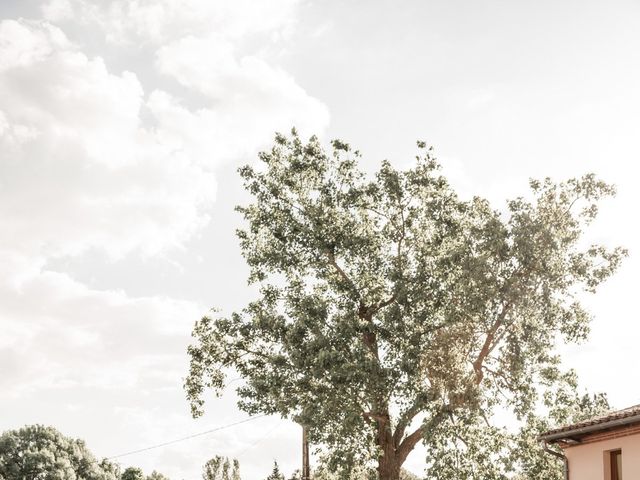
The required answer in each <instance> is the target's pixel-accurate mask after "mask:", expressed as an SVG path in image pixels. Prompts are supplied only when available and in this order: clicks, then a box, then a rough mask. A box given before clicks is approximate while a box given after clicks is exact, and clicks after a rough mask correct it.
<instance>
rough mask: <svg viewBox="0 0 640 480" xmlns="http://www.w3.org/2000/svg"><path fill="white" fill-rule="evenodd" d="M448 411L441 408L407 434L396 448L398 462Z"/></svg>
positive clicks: (401, 460)
mask: <svg viewBox="0 0 640 480" xmlns="http://www.w3.org/2000/svg"><path fill="white" fill-rule="evenodd" d="M448 413H449V409H448V408H446V407H445V408H443V409H441V410H440V411H439V412H438V413H436V414H435V415H434V416H433V417H431V419H430V420H429V422H427V423H426V424H423V425H421V426H420V427H418V428H417V429H416V430H414V431H413V432H412V433H411V434H409V435H408V436H407V437H406V438H405V439H404V440H403V441H402V443H400V445H399V446H398V448H397V450H396V451H397V454H398V459H399V461H400V463H402V462H404V461H405V459H406V458H407V456H408V455H409V454H410V453H411V451H412V450H413V449H414V448H415V446H416V445H417V444H418V442H420V440H422V439H423V438H424V436H425V433H427V432H428V431H429V430H431V429H433V428H435V427H437V426H438V425H439V424H440V423H441V422H442V421H443V420H444V419H445V417H446V416H447V414H448Z"/></svg>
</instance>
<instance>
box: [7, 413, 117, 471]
mask: <svg viewBox="0 0 640 480" xmlns="http://www.w3.org/2000/svg"><path fill="white" fill-rule="evenodd" d="M108 465H110V464H108V463H103V464H100V463H98V461H97V460H96V459H95V457H94V456H93V455H92V454H91V452H90V451H89V450H88V449H87V447H86V445H85V444H84V442H83V441H82V440H75V439H72V438H69V437H65V436H64V435H62V434H61V433H60V432H59V431H57V430H56V429H55V428H53V427H45V426H42V425H30V426H25V427H23V428H20V429H18V430H10V431H6V432H4V433H3V434H2V435H1V436H0V478H2V479H5V480H24V479H47V480H74V479H83V480H116V479H117V478H118V477H117V475H116V474H115V472H114V471H113V469H111V467H107V466H108ZM103 467H107V468H103Z"/></svg>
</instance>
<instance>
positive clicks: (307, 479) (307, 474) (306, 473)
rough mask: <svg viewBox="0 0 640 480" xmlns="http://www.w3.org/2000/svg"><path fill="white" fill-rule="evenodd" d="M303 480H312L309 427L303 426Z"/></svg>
mask: <svg viewBox="0 0 640 480" xmlns="http://www.w3.org/2000/svg"><path fill="white" fill-rule="evenodd" d="M302 480H311V469H310V468H309V440H308V439H307V427H305V426H304V425H303V426H302Z"/></svg>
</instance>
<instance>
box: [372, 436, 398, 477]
mask: <svg viewBox="0 0 640 480" xmlns="http://www.w3.org/2000/svg"><path fill="white" fill-rule="evenodd" d="M401 467H402V464H401V462H400V459H399V458H398V455H397V454H396V453H395V452H394V448H393V445H390V448H388V449H387V448H383V454H382V455H380V457H378V479H379V480H399V478H400V468H401Z"/></svg>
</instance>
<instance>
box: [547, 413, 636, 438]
mask: <svg viewBox="0 0 640 480" xmlns="http://www.w3.org/2000/svg"><path fill="white" fill-rule="evenodd" d="M633 423H640V414H636V415H633V416H631V417H626V418H618V419H615V420H609V421H607V422H602V423H597V424H595V425H587V426H585V427H578V428H573V429H571V430H564V431H562V432H554V431H553V430H552V431H550V432H547V433H545V434H542V435H540V436H539V437H538V440H541V441H543V442H557V441H559V440H562V439H565V438H566V439H569V438H572V437H576V436H582V435H587V434H589V433H594V432H600V431H603V430H609V429H612V428H616V427H624V426H627V425H630V424H633Z"/></svg>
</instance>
